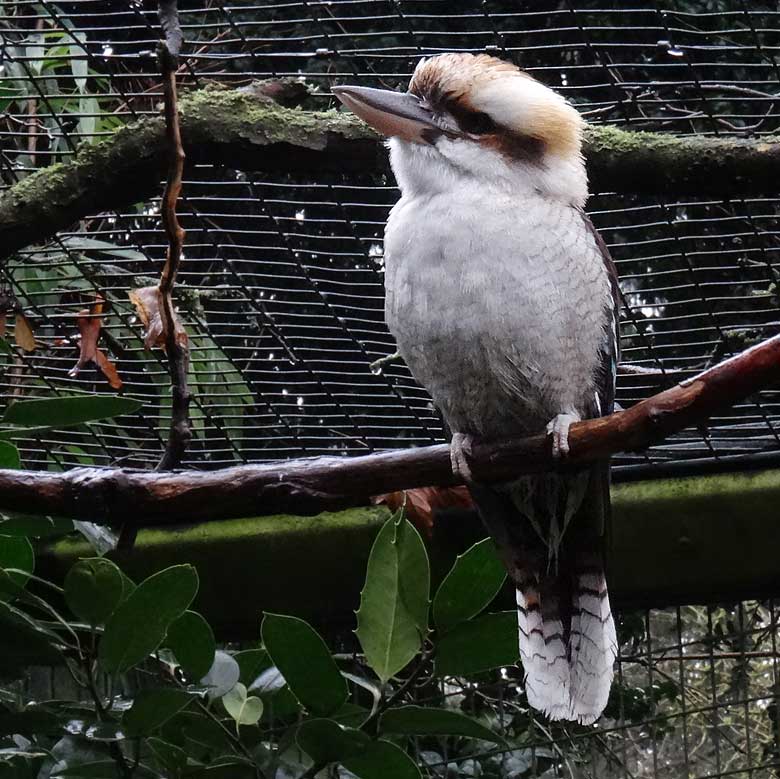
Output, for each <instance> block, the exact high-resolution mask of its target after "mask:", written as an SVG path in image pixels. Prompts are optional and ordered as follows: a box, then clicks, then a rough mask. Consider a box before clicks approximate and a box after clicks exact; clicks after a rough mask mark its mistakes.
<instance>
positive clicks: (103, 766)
mask: <svg viewBox="0 0 780 779" xmlns="http://www.w3.org/2000/svg"><path fill="white" fill-rule="evenodd" d="M51 776H52V779H57V777H58V776H69V777H71V779H118V777H119V770H118V768H117V764H116V762H115V761H113V760H95V761H94V762H92V763H81V764H80V765H70V766H67V767H66V768H63V769H61V770H58V771H55V772H54V773H52V775H51Z"/></svg>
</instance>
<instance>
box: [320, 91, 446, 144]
mask: <svg viewBox="0 0 780 779" xmlns="http://www.w3.org/2000/svg"><path fill="white" fill-rule="evenodd" d="M333 94H334V95H336V97H337V98H338V99H339V100H341V102H342V103H343V104H344V105H345V106H346V107H347V108H349V110H350V111H352V113H353V114H357V115H358V116H359V117H360V118H361V119H362V120H363V121H364V122H367V123H368V124H370V125H371V126H372V127H373V128H374V129H375V130H378V131H379V132H380V133H382V135H386V136H388V137H389V138H392V137H398V138H403V139H404V140H407V141H413V142H414V143H431V141H432V138H433V137H435V136H437V135H439V134H441V132H442V130H441V128H440V127H439V126H438V125H437V124H436V123H435V122H434V121H433V115H432V114H431V112H430V111H429V110H428V109H427V108H425V107H423V106H422V105H421V104H420V101H419V100H418V99H417V97H416V96H415V95H413V94H411V93H410V92H406V93H401V92H390V91H389V90H386V89H371V88H370V87H349V86H340V87H333Z"/></svg>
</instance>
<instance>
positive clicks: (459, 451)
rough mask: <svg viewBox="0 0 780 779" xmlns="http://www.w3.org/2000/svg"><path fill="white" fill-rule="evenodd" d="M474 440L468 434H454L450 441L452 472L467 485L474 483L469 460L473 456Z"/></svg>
mask: <svg viewBox="0 0 780 779" xmlns="http://www.w3.org/2000/svg"><path fill="white" fill-rule="evenodd" d="M473 443H474V441H473V439H472V437H471V436H470V435H469V434H468V433H453V434H452V440H451V441H450V463H451V464H452V472H453V474H454V475H455V476H457V477H458V478H460V479H461V480H462V481H464V482H465V483H466V484H471V483H472V482H473V481H474V475H473V474H472V473H471V466H470V465H469V461H468V458H469V457H471V455H472V454H473V450H472V446H473Z"/></svg>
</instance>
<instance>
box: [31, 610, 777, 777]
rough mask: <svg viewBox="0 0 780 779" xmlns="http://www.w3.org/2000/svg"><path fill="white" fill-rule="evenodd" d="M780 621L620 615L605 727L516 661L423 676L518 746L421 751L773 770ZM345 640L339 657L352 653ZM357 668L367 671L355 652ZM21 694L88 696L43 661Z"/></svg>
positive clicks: (505, 764) (429, 694) (433, 694)
mask: <svg viewBox="0 0 780 779" xmlns="http://www.w3.org/2000/svg"><path fill="white" fill-rule="evenodd" d="M779 619H780V605H778V604H777V602H775V601H767V602H764V603H758V602H755V601H743V602H739V603H734V604H729V605H718V606H686V607H681V608H669V609H652V610H649V611H644V612H642V611H637V612H626V613H624V614H622V616H621V618H620V620H619V623H618V634H619V637H620V655H619V657H618V665H617V674H616V679H615V682H614V684H613V694H612V696H611V698H610V702H609V704H608V706H607V709H606V712H605V714H604V716H603V718H602V719H601V720H600V721H599V726H598V728H593V727H585V726H578V725H574V724H569V723H550V722H548V721H546V720H545V719H544V718H541V717H538V716H537V715H535V714H534V712H533V710H531V709H529V708H528V706H527V703H526V701H525V697H524V695H523V693H522V687H521V685H520V683H519V678H518V677H519V676H520V675H521V673H522V672H521V670H520V669H518V668H508V669H503V670H502V671H496V672H490V673H484V674H482V675H480V678H472V679H471V680H469V681H464V680H463V679H457V678H453V679H447V680H445V681H444V682H431V681H424V682H423V683H422V684H420V685H418V686H417V687H416V688H414V689H413V691H412V697H411V698H410V702H414V703H417V704H419V705H429V706H436V707H443V708H446V709H450V710H455V711H459V712H463V713H466V714H468V715H469V716H471V717H473V718H476V719H478V720H480V721H481V722H483V723H484V724H487V725H489V726H490V727H492V728H494V729H495V730H496V731H497V732H498V733H500V734H501V735H502V736H504V737H505V738H506V739H508V740H509V742H510V744H512V746H511V747H505V746H502V745H490V744H488V743H487V742H474V741H472V740H468V739H456V738H443V737H427V738H423V737H420V738H418V739H416V743H415V745H414V752H415V757H416V759H417V760H418V761H419V763H420V764H421V765H422V766H423V767H425V775H426V776H427V777H431V779H435V778H436V777H451V779H456V778H457V777H464V778H466V777H482V779H499V778H500V779H532V777H537V778H539V779H555V778H556V777H565V778H566V779H639V778H640V777H641V778H642V779H659V778H660V777H663V778H664V779H667V777H668V779H678V778H679V779H683V778H684V779H712V778H713V777H735V778H736V779H775V778H776V777H777V775H778V768H779V767H780V720H779V719H778V710H777V700H778V691H779V685H780V676H778V657H780V655H779V654H778V648H777V635H778V620H779ZM346 640H347V641H349V638H347V639H346ZM252 647H253V648H254V645H252ZM234 648H238V647H237V646H236V647H234ZM343 649H344V650H346V651H345V652H343V653H342V654H341V657H342V663H344V662H345V658H347V657H348V653H349V651H350V648H349V646H346V647H344V648H343ZM350 670H352V672H354V673H355V674H357V675H358V676H360V675H364V674H365V668H364V667H362V666H361V665H360V661H359V658H357V657H356V658H355V666H354V667H351V668H350ZM121 685H122V688H121V689H117V688H114V692H115V694H123V695H127V696H132V695H133V694H134V693H135V691H136V690H137V689H138V688H139V687H144V686H146V685H148V678H147V677H146V676H145V675H144V674H139V675H135V677H134V678H124V679H123V680H122V682H121ZM19 692H20V693H21V694H22V695H23V696H24V697H29V698H32V699H35V700H50V699H69V698H73V697H74V696H78V694H79V691H78V688H77V687H75V686H74V682H73V679H72V677H71V676H70V675H69V674H67V673H66V671H65V669H54V670H52V669H43V668H36V669H31V671H30V672H29V673H28V675H27V678H26V679H25V680H24V682H23V683H22V684H21V685H20V687H19ZM352 694H353V696H357V697H356V698H354V699H355V700H358V701H360V702H361V703H362V704H364V705H366V706H370V705H371V701H370V695H369V693H367V691H366V690H365V689H363V688H361V687H357V686H354V687H353V688H352ZM361 695H364V696H366V699H365V700H363V698H361V697H360V696H361ZM266 705H267V707H268V711H269V715H270V720H269V722H268V727H269V728H271V729H272V731H271V732H276V733H282V732H284V731H285V730H286V729H287V728H288V727H289V726H290V723H291V722H292V721H294V720H291V719H290V715H289V713H288V714H287V715H285V714H284V711H283V710H282V711H280V710H279V708H278V707H277V708H274V703H273V699H269V700H268V701H267V703H266ZM74 725H75V726H78V723H74ZM287 757H288V758H289V757H292V758H293V759H294V758H295V757H296V756H295V755H294V754H292V755H291V754H290V753H287ZM298 773H300V771H297V772H296V771H294V770H293V771H291V772H288V773H285V763H284V760H282V766H281V767H280V769H279V771H278V772H277V774H276V776H277V779H282V777H289V776H296V775H298Z"/></svg>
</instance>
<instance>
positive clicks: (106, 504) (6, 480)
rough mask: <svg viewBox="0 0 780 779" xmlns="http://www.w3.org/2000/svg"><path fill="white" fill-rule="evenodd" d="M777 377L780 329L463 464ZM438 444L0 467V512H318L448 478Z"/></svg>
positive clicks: (589, 442)
mask: <svg viewBox="0 0 780 779" xmlns="http://www.w3.org/2000/svg"><path fill="white" fill-rule="evenodd" d="M778 382H780V335H778V336H775V337H774V338H771V339H769V340H768V341H764V342H762V343H760V344H757V345H756V346H753V347H751V348H750V349H747V350H746V351H744V352H742V353H741V354H739V355H737V356H736V357H732V358H730V359H728V360H725V361H724V362H722V363H720V364H719V365H716V366H715V367H713V368H710V369H708V370H706V371H704V372H702V373H700V374H698V375H697V376H694V377H693V378H690V379H686V380H685V381H682V382H680V383H679V384H677V385H676V386H674V387H672V388H671V389H667V390H664V391H663V392H659V393H658V394H656V395H653V396H652V397H650V398H647V399H646V400H643V401H641V402H640V403H637V404H636V405H635V406H632V407H631V408H630V409H628V410H626V411H618V412H616V413H614V414H611V415H610V416H607V417H602V418H601V419H591V420H587V421H585V422H578V423H576V424H573V425H572V426H571V430H570V432H569V444H570V454H569V456H568V457H567V458H566V460H565V461H559V460H556V459H554V458H553V456H552V451H551V446H550V440H549V438H548V437H547V436H545V435H544V434H538V435H534V436H529V437H528V438H522V439H518V440H514V441H503V442H497V443H482V444H478V445H476V446H475V447H474V455H473V458H472V462H471V470H472V472H473V473H474V476H475V478H476V479H477V480H478V481H481V482H485V483H490V482H500V481H507V480H509V479H513V478H517V476H519V475H520V474H522V473H538V472H540V471H546V470H567V469H574V468H578V467H583V466H585V465H587V464H588V463H592V462H595V461H598V460H603V459H604V458H606V457H609V456H610V455H612V454H614V453H616V452H621V451H636V450H639V449H644V448H646V447H648V446H650V445H652V444H654V443H657V442H658V441H661V440H663V439H664V438H665V437H667V436H669V435H671V434H672V433H675V432H677V431H679V430H682V429H683V428H685V427H689V426H691V425H698V424H700V423H702V422H703V421H704V420H706V419H707V418H708V417H710V416H712V414H714V413H716V412H717V411H722V410H723V409H726V408H728V407H729V406H731V405H733V404H734V403H736V402H738V401H740V400H742V399H744V398H746V397H747V396H749V395H751V394H752V393H754V392H757V391H758V390H759V389H761V388H762V387H767V386H769V385H772V384H776V383H778ZM457 483H458V481H457V479H456V478H455V476H453V473H452V469H451V465H450V453H449V447H448V446H447V445H446V444H439V445H437V446H427V447H422V448H418V449H405V450H400V451H391V452H382V453H379V454H371V455H366V456H362V457H352V458H349V457H317V458H302V459H298V460H289V461H285V462H279V463H271V464H267V465H244V466H237V467H234V468H224V469H222V470H217V471H208V472H187V473H148V472H139V471H128V470H121V469H105V470H102V469H98V468H76V469H73V470H71V471H66V472H64V473H52V472H48V471H14V470H0V511H16V512H24V513H26V514H39V515H47V514H54V515H57V516H64V517H76V518H78V519H82V520H89V521H94V522H99V523H103V524H119V523H122V522H129V523H131V524H133V525H136V526H142V525H143V526H148V525H170V524H176V523H177V522H179V523H181V522H193V521H197V520H206V519H227V518H230V517H249V516H254V515H269V514H278V513H286V514H309V515H311V514H317V513H319V512H322V511H327V510H338V509H343V508H349V507H352V506H359V505H365V504H366V503H368V500H369V498H370V496H372V495H379V494H382V493H386V492H394V491H397V490H404V489H411V488H413V487H427V486H429V485H433V484H435V485H442V486H448V485H453V484H457Z"/></svg>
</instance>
